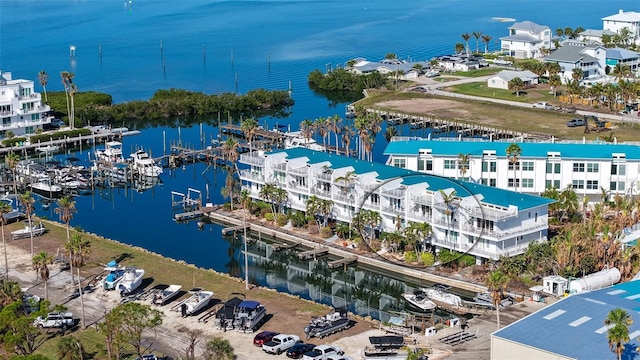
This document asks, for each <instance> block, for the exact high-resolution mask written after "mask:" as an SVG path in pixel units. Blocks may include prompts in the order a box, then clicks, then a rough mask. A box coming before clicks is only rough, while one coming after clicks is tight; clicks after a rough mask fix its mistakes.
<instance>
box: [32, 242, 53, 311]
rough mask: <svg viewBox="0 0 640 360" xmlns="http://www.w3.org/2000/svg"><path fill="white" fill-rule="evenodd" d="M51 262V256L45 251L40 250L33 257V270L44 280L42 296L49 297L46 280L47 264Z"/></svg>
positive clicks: (47, 276)
mask: <svg viewBox="0 0 640 360" xmlns="http://www.w3.org/2000/svg"><path fill="white" fill-rule="evenodd" d="M51 264H53V256H51V255H49V254H48V253H47V252H46V251H40V252H39V253H37V254H36V255H35V256H34V257H33V270H35V271H36V272H37V273H38V275H40V278H41V279H42V281H43V282H44V298H45V300H47V299H49V293H48V290H47V282H48V281H49V265H51Z"/></svg>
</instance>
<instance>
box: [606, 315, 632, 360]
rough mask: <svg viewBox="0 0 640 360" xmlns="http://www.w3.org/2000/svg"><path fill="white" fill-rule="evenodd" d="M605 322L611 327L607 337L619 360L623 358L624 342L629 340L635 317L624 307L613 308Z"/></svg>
mask: <svg viewBox="0 0 640 360" xmlns="http://www.w3.org/2000/svg"><path fill="white" fill-rule="evenodd" d="M604 324H605V325H606V326H608V327H609V330H608V331H607V338H608V340H609V348H610V349H611V351H613V352H615V353H616V355H618V360H620V359H621V358H622V352H623V351H624V344H625V343H626V342H628V341H629V327H631V325H632V324H633V318H632V317H631V315H629V313H628V312H626V311H625V310H623V309H619V308H617V309H613V310H611V311H610V312H609V314H608V315H607V318H606V319H604Z"/></svg>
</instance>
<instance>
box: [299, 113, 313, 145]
mask: <svg viewBox="0 0 640 360" xmlns="http://www.w3.org/2000/svg"><path fill="white" fill-rule="evenodd" d="M314 131H315V130H314V126H313V120H311V119H304V120H302V122H301V123H300V132H301V134H302V137H303V138H304V139H305V141H306V142H307V143H308V142H309V139H311V138H312V137H313V133H314Z"/></svg>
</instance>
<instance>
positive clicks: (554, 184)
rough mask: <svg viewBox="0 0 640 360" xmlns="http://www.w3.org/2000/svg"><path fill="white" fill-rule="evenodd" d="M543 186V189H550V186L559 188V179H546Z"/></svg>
mask: <svg viewBox="0 0 640 360" xmlns="http://www.w3.org/2000/svg"><path fill="white" fill-rule="evenodd" d="M544 186H545V189H550V188H555V189H560V180H547V181H546V182H545V184H544Z"/></svg>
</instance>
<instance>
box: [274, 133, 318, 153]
mask: <svg viewBox="0 0 640 360" xmlns="http://www.w3.org/2000/svg"><path fill="white" fill-rule="evenodd" d="M284 147H285V149H291V148H296V147H304V148H307V149H309V150H315V151H326V149H325V147H324V146H322V145H320V144H318V143H317V142H316V141H315V140H314V139H307V138H305V137H304V136H302V132H301V131H291V132H287V133H285V140H284Z"/></svg>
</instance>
